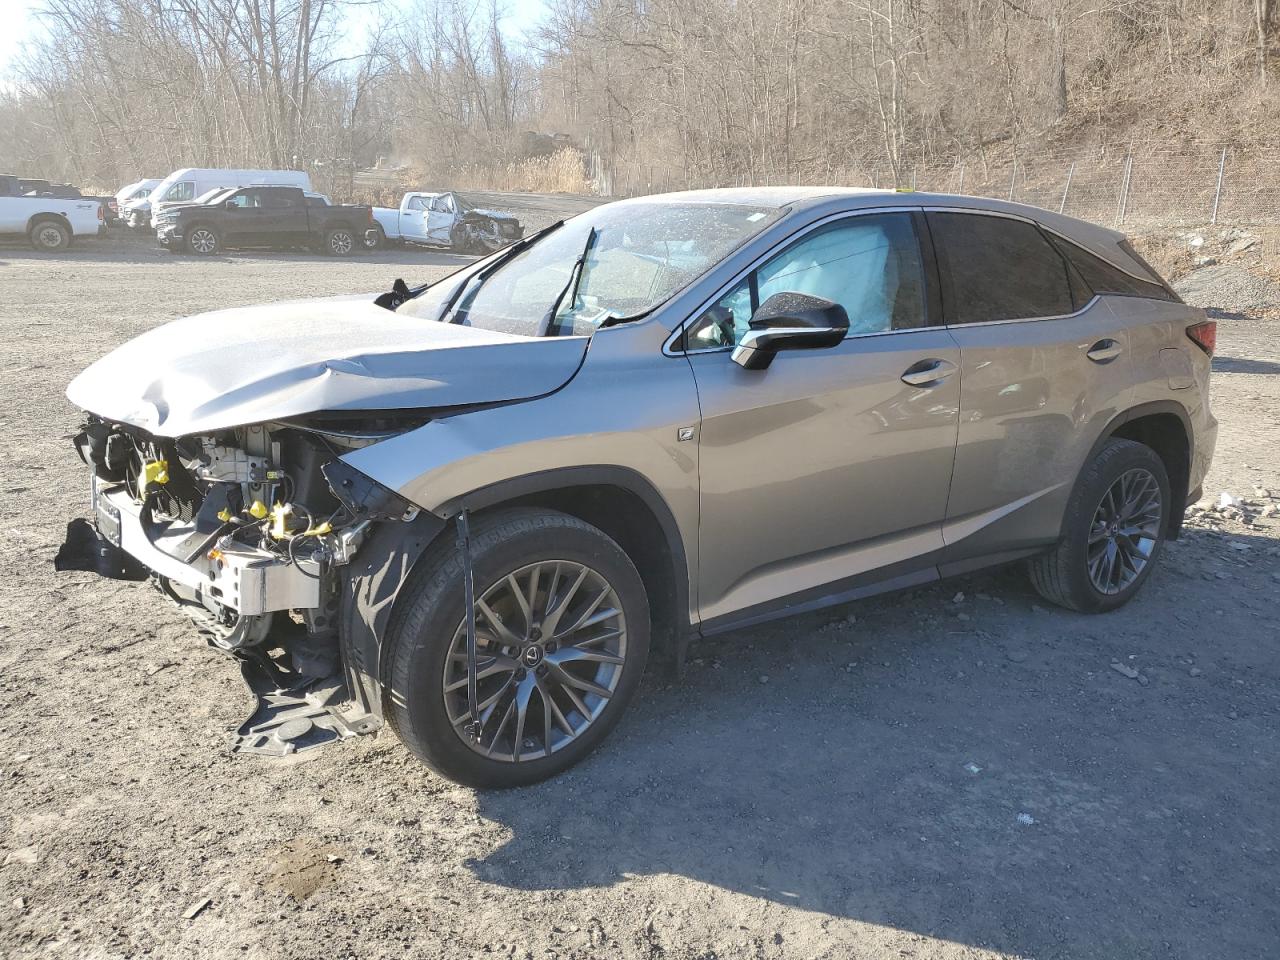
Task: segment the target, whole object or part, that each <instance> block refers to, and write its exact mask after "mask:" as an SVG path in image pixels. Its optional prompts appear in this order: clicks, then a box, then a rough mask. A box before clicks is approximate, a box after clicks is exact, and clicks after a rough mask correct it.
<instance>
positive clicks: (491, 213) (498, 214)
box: [463, 207, 519, 220]
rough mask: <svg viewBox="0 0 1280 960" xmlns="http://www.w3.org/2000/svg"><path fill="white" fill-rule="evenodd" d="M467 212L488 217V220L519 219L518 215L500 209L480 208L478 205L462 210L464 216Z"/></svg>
mask: <svg viewBox="0 0 1280 960" xmlns="http://www.w3.org/2000/svg"><path fill="white" fill-rule="evenodd" d="M468 213H473V214H476V215H477V216H481V217H488V218H489V219H490V220H518V219H519V217H516V216H514V215H513V214H510V213H503V212H502V211H501V210H481V209H480V208H479V207H472V208H471V209H469V210H465V211H463V215H464V216H465V215H466V214H468Z"/></svg>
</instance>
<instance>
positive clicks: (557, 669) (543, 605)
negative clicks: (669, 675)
mask: <svg viewBox="0 0 1280 960" xmlns="http://www.w3.org/2000/svg"><path fill="white" fill-rule="evenodd" d="M475 616H476V680H477V684H476V687H477V697H476V701H477V707H478V709H479V715H480V728H479V732H478V735H477V736H474V737H473V736H472V735H471V734H470V733H469V732H468V727H469V720H470V712H469V705H468V699H467V631H466V621H465V619H464V620H463V622H462V623H460V624H459V625H458V629H457V630H456V631H455V633H454V637H453V641H452V643H451V645H450V647H449V655H448V658H447V660H446V662H445V670H444V699H445V708H446V710H447V712H448V716H449V722H450V724H451V726H452V727H453V729H454V732H455V733H457V735H458V736H459V737H460V738H461V739H462V740H463V742H464V743H466V744H467V746H469V747H470V748H471V749H472V750H474V751H476V752H477V753H479V754H481V755H483V756H485V757H488V758H490V759H492V760H500V761H506V762H510V763H519V762H521V761H528V760H536V759H539V758H542V757H547V756H550V755H551V754H552V753H554V752H555V751H557V750H560V749H562V748H563V747H565V746H567V745H568V744H570V743H572V742H573V741H574V740H577V739H578V738H579V737H580V736H582V734H583V733H585V732H586V730H587V729H588V728H589V727H590V726H591V725H592V724H593V723H595V722H596V721H597V720H598V718H599V717H600V715H601V713H603V711H604V709H605V707H606V706H607V705H608V703H609V700H610V698H611V697H612V696H613V695H614V692H615V691H616V690H617V687H618V683H619V681H620V680H621V678H622V671H623V669H624V664H625V663H626V657H627V627H626V617H625V616H624V614H623V612H622V603H621V601H620V600H619V599H618V594H617V591H616V590H615V589H614V587H613V585H612V584H610V583H609V581H608V580H606V579H605V578H604V577H603V576H602V575H601V574H600V573H599V572H597V571H595V570H593V569H591V568H590V567H588V566H586V565H584V564H581V563H577V562H575V561H571V560H542V561H539V562H537V563H532V564H529V565H527V566H524V567H521V568H520V569H518V570H515V571H513V572H511V573H509V574H507V575H506V576H505V577H503V578H502V579H500V580H498V581H497V582H496V583H494V584H493V585H492V586H490V587H489V588H488V589H487V590H485V591H484V593H483V594H482V595H481V596H480V597H479V598H478V599H477V600H476V604H475Z"/></svg>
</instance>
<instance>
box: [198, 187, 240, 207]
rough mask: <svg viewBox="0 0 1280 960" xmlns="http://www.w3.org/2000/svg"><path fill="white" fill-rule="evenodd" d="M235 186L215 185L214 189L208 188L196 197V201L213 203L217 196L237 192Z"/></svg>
mask: <svg viewBox="0 0 1280 960" xmlns="http://www.w3.org/2000/svg"><path fill="white" fill-rule="evenodd" d="M235 189H236V188H235V187H214V188H213V189H212V190H206V191H205V192H204V193H202V194H200V196H198V197H196V198H195V200H194V201H193V202H194V203H212V202H213V201H214V200H215V199H216V198H217V197H220V196H222V195H223V194H224V193H225V194H227V195H228V196H230V195H231V194H233V193H235Z"/></svg>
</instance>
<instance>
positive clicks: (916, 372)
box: [902, 357, 956, 387]
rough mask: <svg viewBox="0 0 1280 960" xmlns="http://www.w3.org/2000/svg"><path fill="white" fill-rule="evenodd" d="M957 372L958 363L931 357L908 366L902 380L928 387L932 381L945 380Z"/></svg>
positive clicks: (917, 385) (912, 384)
mask: <svg viewBox="0 0 1280 960" xmlns="http://www.w3.org/2000/svg"><path fill="white" fill-rule="evenodd" d="M955 372H956V365H955V364H954V363H952V362H951V361H950V360H939V359H937V358H936V357H930V358H929V359H928V360H920V361H917V362H916V363H913V364H912V365H911V366H909V367H907V370H906V372H905V373H904V374H903V375H902V382H903V383H909V384H911V386H913V387H927V386H929V385H930V384H931V383H937V382H938V381H939V380H945V379H946V378H947V377H949V376H951V375H952V374H953V373H955Z"/></svg>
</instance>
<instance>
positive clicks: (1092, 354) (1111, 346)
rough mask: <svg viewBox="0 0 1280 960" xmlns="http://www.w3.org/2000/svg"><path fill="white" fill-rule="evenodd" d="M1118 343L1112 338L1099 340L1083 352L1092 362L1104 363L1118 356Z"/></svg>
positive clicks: (1119, 348)
mask: <svg viewBox="0 0 1280 960" xmlns="http://www.w3.org/2000/svg"><path fill="white" fill-rule="evenodd" d="M1120 350H1121V347H1120V344H1118V343H1116V341H1114V340H1099V341H1098V342H1097V343H1095V344H1094V345H1093V346H1092V347H1090V348H1089V351H1088V352H1087V353H1086V354H1085V356H1086V357H1088V358H1089V359H1090V360H1092V361H1093V362H1094V363H1106V362H1107V361H1109V360H1114V359H1115V358H1116V357H1118V356H1120Z"/></svg>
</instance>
